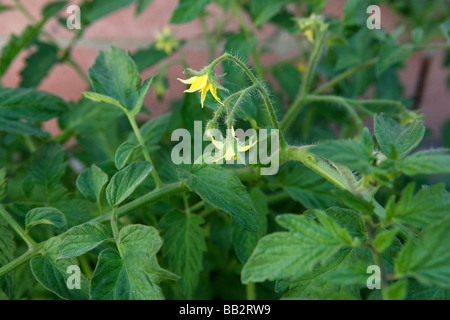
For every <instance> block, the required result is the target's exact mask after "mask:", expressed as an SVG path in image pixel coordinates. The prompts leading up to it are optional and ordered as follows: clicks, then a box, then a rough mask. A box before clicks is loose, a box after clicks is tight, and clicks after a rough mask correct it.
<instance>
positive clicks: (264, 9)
mask: <svg viewBox="0 0 450 320" xmlns="http://www.w3.org/2000/svg"><path fill="white" fill-rule="evenodd" d="M288 2H290V1H289V0H266V1H252V2H251V5H250V12H251V15H252V17H253V21H254V22H253V23H254V24H255V26H259V25H261V24H263V23H264V22H267V21H268V20H270V19H271V18H272V17H273V16H275V15H276V14H277V13H278V12H279V11H280V10H281V8H283V7H284V6H285V5H286V4H287V3H288Z"/></svg>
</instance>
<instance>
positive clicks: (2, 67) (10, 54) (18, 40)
mask: <svg viewBox="0 0 450 320" xmlns="http://www.w3.org/2000/svg"><path fill="white" fill-rule="evenodd" d="M44 23H45V20H42V21H41V22H39V23H38V24H36V25H34V26H27V27H26V28H25V30H24V31H23V32H22V34H21V35H20V36H16V35H11V37H10V38H9V41H8V42H7V44H6V45H5V46H4V47H3V50H2V55H1V57H0V77H2V76H3V75H4V74H5V72H6V71H7V70H8V68H9V66H10V65H11V63H12V62H13V60H14V59H15V58H16V56H17V55H18V54H19V53H20V52H21V51H22V50H23V49H25V48H26V47H27V46H28V45H29V44H30V43H31V42H32V41H33V40H34V38H36V37H37V35H38V34H39V31H40V30H41V28H42V26H43V25H44ZM0 100H1V99H0Z"/></svg>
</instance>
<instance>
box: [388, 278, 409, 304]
mask: <svg viewBox="0 0 450 320" xmlns="http://www.w3.org/2000/svg"><path fill="white" fill-rule="evenodd" d="M407 294H408V280H400V281H397V282H395V283H394V284H391V285H389V287H387V288H386V289H384V290H382V295H383V299H384V300H404V299H405V298H406V296H407Z"/></svg>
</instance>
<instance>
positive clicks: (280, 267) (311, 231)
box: [241, 211, 351, 283]
mask: <svg viewBox="0 0 450 320" xmlns="http://www.w3.org/2000/svg"><path fill="white" fill-rule="evenodd" d="M317 213H319V211H316V214H317ZM318 216H319V219H320V222H321V223H322V224H318V223H317V222H315V221H314V220H313V219H311V218H308V217H306V216H301V215H293V214H286V215H280V216H278V217H277V222H278V223H279V224H280V225H281V226H283V227H284V228H286V229H288V230H289V231H288V232H275V233H272V234H269V235H267V236H265V237H264V238H262V239H261V240H260V241H259V242H258V245H257V247H256V249H255V250H254V251H253V254H252V255H251V256H250V258H249V260H248V261H247V263H246V264H245V266H244V269H243V270H242V274H241V278H242V282H243V283H248V282H252V281H253V282H261V281H265V280H296V279H298V278H300V277H301V276H303V275H305V274H307V273H308V272H311V271H312V270H313V268H314V266H316V265H318V264H325V263H326V262H327V261H328V260H329V259H331V258H332V257H333V256H334V255H336V253H337V252H338V251H339V250H340V249H341V248H344V247H348V246H349V241H350V242H351V237H350V235H349V234H348V232H347V231H346V230H345V229H343V228H341V227H340V226H339V225H338V224H337V223H336V222H335V221H334V220H333V219H332V218H330V217H329V216H327V215H326V213H324V212H322V213H320V214H318Z"/></svg>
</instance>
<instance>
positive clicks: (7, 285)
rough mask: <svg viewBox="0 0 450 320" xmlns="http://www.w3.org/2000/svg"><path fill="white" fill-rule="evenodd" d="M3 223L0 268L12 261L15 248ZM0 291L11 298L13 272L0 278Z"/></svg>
mask: <svg viewBox="0 0 450 320" xmlns="http://www.w3.org/2000/svg"><path fill="white" fill-rule="evenodd" d="M2 170H3V169H2ZM0 172H1V171H0ZM0 183H1V180H0ZM0 198H1V197H0ZM3 222H4V220H3V219H2V218H0V235H1V237H0V268H1V267H3V266H5V265H6V264H8V263H9V262H11V261H12V260H13V259H14V250H15V248H16V243H15V242H14V235H13V233H12V232H11V231H9V229H7V228H6V227H5V225H4V223H3ZM0 290H3V291H4V292H5V294H6V295H8V296H11V295H12V294H13V291H14V272H10V273H7V274H6V275H4V276H3V277H1V278H0Z"/></svg>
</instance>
